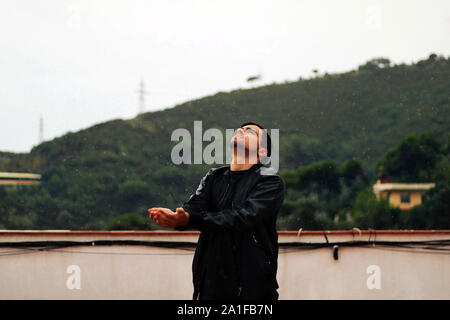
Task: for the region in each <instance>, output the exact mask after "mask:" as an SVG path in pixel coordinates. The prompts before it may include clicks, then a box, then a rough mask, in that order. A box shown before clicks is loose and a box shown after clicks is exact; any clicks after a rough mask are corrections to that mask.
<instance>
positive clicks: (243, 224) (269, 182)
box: [186, 175, 286, 230]
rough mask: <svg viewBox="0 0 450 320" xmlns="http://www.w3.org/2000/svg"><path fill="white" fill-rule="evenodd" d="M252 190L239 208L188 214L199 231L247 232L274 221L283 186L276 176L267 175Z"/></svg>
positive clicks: (283, 189) (280, 179) (281, 199)
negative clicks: (227, 230)
mask: <svg viewBox="0 0 450 320" xmlns="http://www.w3.org/2000/svg"><path fill="white" fill-rule="evenodd" d="M262 177H263V178H262V179H261V180H260V181H259V182H258V183H257V184H256V185H255V186H254V187H253V189H252V190H251V191H250V193H249V195H248V198H247V200H246V201H245V204H244V205H243V207H242V208H241V207H237V208H232V209H224V210H222V211H216V212H211V211H208V210H204V211H200V212H199V211H195V210H194V211H192V213H191V212H189V211H188V210H186V211H188V212H189V214H190V219H193V221H194V223H195V224H196V225H197V226H198V227H199V228H201V229H205V230H214V229H216V230H218V229H231V230H248V229H251V228H252V227H253V226H254V225H255V224H256V223H258V222H260V221H263V220H269V219H271V218H275V216H276V215H277V214H278V211H279V209H280V207H281V205H282V203H283V201H284V197H285V192H286V184H285V182H284V180H283V178H281V177H280V176H279V175H267V176H262Z"/></svg>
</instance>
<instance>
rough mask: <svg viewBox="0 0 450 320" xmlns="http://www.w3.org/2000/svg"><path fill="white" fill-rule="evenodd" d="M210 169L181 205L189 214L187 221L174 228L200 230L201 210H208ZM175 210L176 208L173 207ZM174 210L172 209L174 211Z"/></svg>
mask: <svg viewBox="0 0 450 320" xmlns="http://www.w3.org/2000/svg"><path fill="white" fill-rule="evenodd" d="M212 171H213V169H211V170H209V171H208V173H207V174H206V175H205V176H204V177H203V178H202V180H201V181H200V184H199V185H198V187H197V190H196V191H195V193H193V194H192V195H191V196H190V197H189V200H188V201H186V202H185V203H184V204H183V205H182V206H181V207H182V208H183V209H184V211H186V212H188V213H189V215H190V218H189V223H188V225H186V226H183V227H177V228H175V230H178V231H183V230H189V229H197V230H202V228H201V220H202V219H201V212H204V211H208V210H209V196H210V189H211V188H210V186H211V180H212V177H213V175H212ZM175 210H176V209H175ZM175 210H174V211H175Z"/></svg>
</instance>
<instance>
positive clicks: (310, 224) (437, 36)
mask: <svg viewBox="0 0 450 320" xmlns="http://www.w3.org/2000/svg"><path fill="white" fill-rule="evenodd" d="M449 9H450V3H449V2H448V1H445V0H442V1H439V0H431V1H394V2H392V1H377V0H372V1H349V0H348V1H347V0H346V1H325V0H323V1H261V0H259V1H245V2H243V1H175V0H167V1H137V0H133V1H128V2H126V3H125V2H123V1H89V2H88V1H46V0H42V1H9V0H3V1H1V2H0V41H1V50H0V65H1V68H0V70H1V72H0V119H1V125H0V229H70V230H157V229H160V228H159V227H158V226H156V225H155V224H154V223H153V222H152V221H150V219H148V217H147V216H148V213H147V209H148V208H150V207H154V206H163V207H168V208H175V207H177V206H180V205H181V204H182V203H183V202H184V201H187V199H188V198H189V196H190V195H191V194H192V193H193V192H194V191H195V190H196V188H197V186H198V183H199V181H200V179H201V178H202V177H203V176H204V175H205V174H206V172H207V170H208V169H209V168H211V167H217V166H220V165H206V164H203V165H194V164H190V165H174V164H173V163H172V162H171V159H170V154H171V149H172V148H173V146H174V145H175V144H176V143H175V142H172V141H171V133H172V132H173V131H174V130H175V129H177V128H186V129H188V130H189V131H190V132H193V124H194V121H196V120H198V121H202V124H203V130H204V131H205V130H206V129H208V128H218V129H220V130H221V131H223V132H225V129H226V128H229V129H235V128H237V127H238V126H239V125H240V124H241V123H243V122H246V121H255V122H258V123H260V124H261V125H263V126H264V127H265V128H270V129H272V128H273V129H279V130H280V141H279V148H280V152H279V156H280V174H281V175H282V176H283V177H284V178H285V180H286V182H287V187H288V193H287V197H286V200H285V202H284V204H283V207H282V210H281V212H280V214H279V219H278V228H279V230H299V229H300V228H303V229H307V230H340V229H351V228H353V227H357V228H360V229H449V228H450V214H449V213H450V163H449V151H450V130H449V123H450V108H449V107H450V101H449V99H450V96H449V92H450V91H449V88H450V60H449V53H450V41H449V39H450V38H449V31H450V10H449ZM206 144H207V143H204V144H203V147H205V146H206ZM25 173H28V174H25ZM30 174H32V175H30ZM382 195H384V196H382Z"/></svg>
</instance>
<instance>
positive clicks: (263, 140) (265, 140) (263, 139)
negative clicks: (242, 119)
mask: <svg viewBox="0 0 450 320" xmlns="http://www.w3.org/2000/svg"><path fill="white" fill-rule="evenodd" d="M248 125H254V126H257V127H258V128H260V129H263V130H265V129H264V128H263V126H261V125H260V124H258V123H256V122H246V123H243V124H241V126H240V127H241V128H242V127H245V126H248ZM261 143H262V145H263V146H264V145H266V144H267V148H266V149H267V157H270V155H271V153H272V139H271V138H270V135H269V132H267V130H266V134H263V135H262V137H261Z"/></svg>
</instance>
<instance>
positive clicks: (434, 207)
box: [407, 179, 450, 229]
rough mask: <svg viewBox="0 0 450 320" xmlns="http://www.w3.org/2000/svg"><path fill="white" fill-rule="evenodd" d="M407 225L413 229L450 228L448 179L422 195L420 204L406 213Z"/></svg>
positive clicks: (449, 189)
mask: <svg viewBox="0 0 450 320" xmlns="http://www.w3.org/2000/svg"><path fill="white" fill-rule="evenodd" d="M407 225H408V227H409V228H413V229H449V228H450V179H448V180H447V181H440V182H438V183H436V186H435V187H434V188H431V189H430V190H428V191H427V192H426V193H425V194H424V195H423V202H422V204H421V205H420V206H417V207H414V208H412V209H411V210H410V211H409V212H408V219H407Z"/></svg>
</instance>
